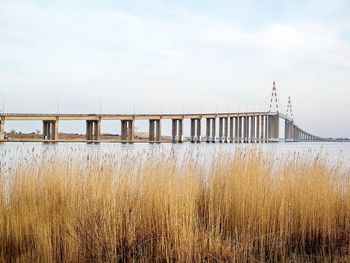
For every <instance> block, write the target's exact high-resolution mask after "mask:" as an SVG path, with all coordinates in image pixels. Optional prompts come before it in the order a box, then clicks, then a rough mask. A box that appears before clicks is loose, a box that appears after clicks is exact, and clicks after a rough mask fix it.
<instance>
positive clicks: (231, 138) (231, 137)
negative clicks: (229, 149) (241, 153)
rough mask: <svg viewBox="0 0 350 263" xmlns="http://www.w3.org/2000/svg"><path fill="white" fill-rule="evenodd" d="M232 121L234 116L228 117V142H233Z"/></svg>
mask: <svg viewBox="0 0 350 263" xmlns="http://www.w3.org/2000/svg"><path fill="white" fill-rule="evenodd" d="M233 121H234V118H233V117H230V136H229V142H230V143H233V142H234V138H233Z"/></svg>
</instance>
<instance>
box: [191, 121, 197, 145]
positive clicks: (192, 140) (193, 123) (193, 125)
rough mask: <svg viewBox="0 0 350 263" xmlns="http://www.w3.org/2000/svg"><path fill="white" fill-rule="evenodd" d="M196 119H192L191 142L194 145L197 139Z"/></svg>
mask: <svg viewBox="0 0 350 263" xmlns="http://www.w3.org/2000/svg"><path fill="white" fill-rule="evenodd" d="M195 134H196V119H191V142H192V143H194V142H195V140H196V138H195Z"/></svg>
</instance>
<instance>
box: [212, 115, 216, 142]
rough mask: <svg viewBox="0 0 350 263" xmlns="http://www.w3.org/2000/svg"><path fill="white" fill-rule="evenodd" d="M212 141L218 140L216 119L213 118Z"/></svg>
mask: <svg viewBox="0 0 350 263" xmlns="http://www.w3.org/2000/svg"><path fill="white" fill-rule="evenodd" d="M211 142H212V143H214V142H216V119H215V118H213V119H211Z"/></svg>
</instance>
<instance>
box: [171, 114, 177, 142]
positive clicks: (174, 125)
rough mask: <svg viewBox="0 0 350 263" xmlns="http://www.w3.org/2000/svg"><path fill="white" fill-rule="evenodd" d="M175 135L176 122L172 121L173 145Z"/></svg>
mask: <svg viewBox="0 0 350 263" xmlns="http://www.w3.org/2000/svg"><path fill="white" fill-rule="evenodd" d="M176 135H177V120H172V139H173V143H175V142H176Z"/></svg>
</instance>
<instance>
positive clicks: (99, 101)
mask: <svg viewBox="0 0 350 263" xmlns="http://www.w3.org/2000/svg"><path fill="white" fill-rule="evenodd" d="M98 103H99V104H100V116H101V115H102V103H101V100H98Z"/></svg>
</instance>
